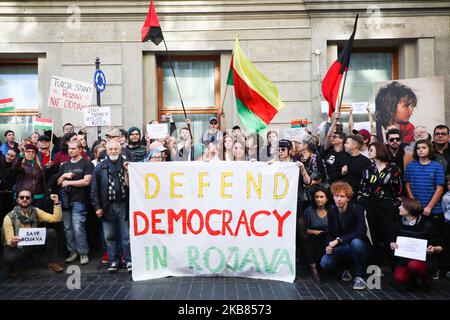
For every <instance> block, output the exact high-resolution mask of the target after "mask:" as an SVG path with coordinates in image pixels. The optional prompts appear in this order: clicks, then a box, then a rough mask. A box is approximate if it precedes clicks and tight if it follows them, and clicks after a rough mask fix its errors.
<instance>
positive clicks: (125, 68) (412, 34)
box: [0, 0, 450, 137]
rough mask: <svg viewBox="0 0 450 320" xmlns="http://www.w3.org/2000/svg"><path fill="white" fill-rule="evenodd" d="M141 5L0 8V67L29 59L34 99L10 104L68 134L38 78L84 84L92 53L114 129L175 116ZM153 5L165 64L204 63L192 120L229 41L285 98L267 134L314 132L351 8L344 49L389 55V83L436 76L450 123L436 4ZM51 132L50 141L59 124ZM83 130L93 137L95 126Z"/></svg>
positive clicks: (221, 82)
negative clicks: (306, 127)
mask: <svg viewBox="0 0 450 320" xmlns="http://www.w3.org/2000/svg"><path fill="white" fill-rule="evenodd" d="M148 5H149V1H147V0H146V1H120V0H109V1H103V0H100V1H8V2H3V1H1V2H0V66H1V65H2V64H3V65H5V64H6V65H11V64H13V65H20V64H22V63H31V64H33V65H34V66H35V68H36V79H37V96H36V98H35V103H34V105H32V106H29V105H26V106H17V107H21V108H22V109H23V110H28V111H30V110H31V111H33V110H34V111H38V112H40V113H41V115H42V117H52V118H54V119H55V122H56V123H58V124H62V123H65V122H71V123H74V124H75V125H76V126H77V127H80V126H81V125H82V124H83V117H82V113H79V112H76V111H62V110H58V109H50V108H48V107H47V98H48V92H49V85H50V76H51V75H58V76H61V77H67V78H72V79H77V80H81V81H86V82H91V81H92V78H93V74H94V71H95V70H94V69H95V66H94V61H95V58H96V57H99V58H100V59H101V68H102V70H103V71H104V72H105V74H106V77H107V83H108V84H107V89H106V90H105V91H104V93H102V95H101V99H102V106H109V107H111V110H112V124H113V125H114V126H117V127H124V128H128V127H131V126H134V125H137V126H138V127H143V126H144V124H145V123H148V122H149V121H150V120H152V119H158V118H159V117H160V116H161V114H163V113H164V112H166V111H167V110H169V111H170V110H171V111H172V112H174V113H177V112H178V113H180V112H181V109H180V108H179V106H172V107H171V108H166V107H167V106H165V104H164V99H163V96H162V95H163V94H164V93H163V89H164V88H165V87H164V84H163V82H164V64H163V61H164V56H165V48H164V45H163V43H161V44H160V45H159V46H155V45H154V44H153V43H151V42H147V43H141V41H140V30H141V26H142V24H143V22H144V20H145V17H146V14H147V11H148ZM155 6H156V11H157V13H158V17H159V20H160V23H161V27H162V30H163V33H164V36H165V39H166V42H167V47H168V50H169V52H170V53H171V56H172V58H173V59H174V60H177V57H180V56H181V57H183V59H185V60H187V61H191V60H192V61H197V60H196V58H198V57H200V58H199V59H200V60H202V59H203V60H205V59H206V60H208V59H209V60H211V61H215V65H214V66H215V69H214V72H215V73H214V84H215V89H214V90H215V96H214V98H213V100H214V101H213V103H211V105H210V106H205V105H203V106H200V107H198V106H190V105H188V109H189V110H190V111H189V112H191V111H192V112H194V113H196V114H199V115H200V116H199V118H198V119H207V117H208V116H209V115H211V114H214V113H215V114H217V112H218V110H219V109H220V108H221V106H222V103H223V100H224V96H225V91H226V79H227V74H228V69H229V64H230V59H231V53H232V50H233V47H234V40H235V37H236V35H237V34H239V37H240V41H241V47H242V49H243V51H244V52H245V53H246V54H247V55H248V57H249V58H250V59H251V60H252V61H253V62H254V63H255V65H256V66H257V67H258V68H259V70H260V71H261V72H262V73H264V74H265V75H266V76H267V77H268V78H269V79H270V80H272V81H273V82H274V83H275V84H276V85H277V86H278V88H279V91H280V96H281V97H282V99H283V101H284V103H285V106H286V107H285V109H284V110H283V111H282V112H280V113H279V114H278V115H277V116H276V117H275V119H274V121H273V124H272V127H274V128H278V129H280V128H285V127H289V122H290V120H291V119H293V118H298V117H306V118H308V119H310V120H312V121H313V124H312V127H315V126H317V125H318V124H319V123H320V122H321V121H322V120H323V119H324V118H323V115H321V113H320V111H319V110H320V104H321V101H322V100H323V97H322V96H321V90H320V87H321V86H320V85H321V79H323V77H324V75H325V73H326V71H327V70H328V67H329V66H330V65H331V63H332V62H333V61H334V60H335V59H336V57H337V55H338V50H339V47H342V46H343V44H345V40H347V39H348V37H349V36H350V34H351V31H352V28H353V22H354V17H355V15H356V13H359V14H360V19H359V24H358V30H357V33H356V41H355V48H359V49H360V50H361V52H373V51H376V50H377V49H376V48H380V51H382V52H386V50H387V51H388V52H392V54H393V55H395V57H394V58H393V60H392V61H393V62H392V63H393V65H392V68H395V71H394V72H393V74H392V76H394V75H395V77H397V78H399V79H403V78H417V77H428V76H443V77H444V82H445V120H446V121H445V122H446V123H450V121H449V120H450V81H449V74H450V4H449V2H448V1H434V0H423V1H395V0H393V1H389V2H387V1H365V0H350V1H342V2H341V1H325V0H208V1H199V0H183V1H181V0H165V1H163V0H161V1H160V0H156V1H155ZM381 49H382V50H381ZM203 60H202V61H203ZM180 78H181V79H180V81H181V82H183V79H182V78H183V75H181V76H180ZM181 89H182V90H183V87H182V88H181ZM164 90H168V89H167V88H166V89H164ZM191 90H192V89H191ZM190 94H191V95H192V92H190V93H188V94H187V95H190ZM0 98H2V97H0ZM223 104H224V116H223V117H222V119H221V125H222V128H231V127H232V126H233V125H234V124H237V123H239V122H238V116H237V111H236V107H235V102H234V95H233V92H232V90H231V89H229V90H228V92H227V96H226V98H225V101H224V103H223ZM19 111H20V110H19ZM28 111H27V112H28ZM19 113H20V112H19ZM27 114H31V113H27ZM201 115H203V116H204V117H203V118H201ZM0 118H1V117H0ZM22 120H23V119H22ZM443 121H444V119H443ZM19 122H20V121H19ZM0 123H2V124H3V125H5V123H7V121H3V122H1V119H0ZM10 123H12V122H11V121H10ZM105 129H106V128H103V130H105ZM0 130H2V129H1V128H0ZM55 131H56V133H57V134H60V133H61V131H62V128H60V127H56V128H55ZM89 132H90V133H91V136H93V137H95V136H96V128H89ZM103 132H104V131H103Z"/></svg>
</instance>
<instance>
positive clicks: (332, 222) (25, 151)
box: [0, 113, 450, 290]
mask: <svg viewBox="0 0 450 320" xmlns="http://www.w3.org/2000/svg"><path fill="white" fill-rule="evenodd" d="M165 119H166V121H167V122H168V123H169V124H170V125H168V126H169V128H170V129H169V132H170V134H168V136H167V138H165V139H151V138H150V137H149V136H148V135H147V134H143V132H142V131H141V129H140V128H138V127H131V128H129V129H128V130H124V129H116V128H110V129H109V130H108V131H107V132H106V135H105V140H97V141H95V142H94V144H93V145H92V147H91V148H89V146H88V145H87V141H88V139H87V130H85V128H83V129H82V130H80V131H79V132H78V133H75V131H74V126H73V125H72V124H70V123H67V124H65V125H64V126H63V135H62V136H61V137H56V136H55V135H54V134H53V133H52V132H44V133H43V134H39V133H37V132H34V133H33V134H32V135H31V136H30V138H29V139H23V141H22V142H21V143H17V142H15V135H14V132H13V131H12V130H7V131H6V132H4V136H5V138H6V142H4V143H3V144H2V146H1V148H0V151H1V153H2V155H1V156H0V184H1V185H0V197H1V200H2V201H0V212H1V221H2V223H3V226H2V242H3V246H4V247H3V257H4V258H3V262H4V264H6V265H7V267H8V273H9V275H10V276H16V275H17V268H16V266H17V262H18V261H19V260H20V259H21V258H23V257H26V256H28V255H30V254H34V253H35V251H36V250H35V248H33V247H28V248H27V249H26V250H22V249H21V248H19V247H18V246H17V243H18V241H19V240H20V238H19V237H18V229H19V228H21V227H35V226H38V225H40V226H42V225H44V226H45V227H46V228H47V230H48V231H47V238H46V244H47V246H46V248H47V251H48V258H49V261H48V262H49V264H48V267H49V269H51V270H53V271H55V272H61V271H62V270H63V268H62V267H61V266H60V265H58V264H57V263H56V250H57V249H56V248H57V246H58V245H59V246H61V245H62V246H64V249H65V250H66V260H65V261H66V263H73V262H75V261H77V259H79V261H80V264H82V265H84V264H87V263H89V254H90V251H91V250H97V249H99V250H102V252H103V258H102V262H104V263H105V264H108V270H109V271H110V272H117V271H118V270H119V269H120V268H125V269H126V270H128V271H131V270H132V261H131V252H130V235H129V229H130V228H129V221H128V199H129V188H128V167H127V165H128V163H129V162H163V161H265V162H268V163H269V164H272V163H274V162H277V161H281V162H295V163H296V164H297V166H298V168H299V173H300V174H299V188H298V200H297V222H298V223H297V257H299V258H300V259H299V260H300V261H305V262H306V263H307V265H308V268H309V271H310V274H311V277H312V278H313V280H314V281H317V282H320V281H321V278H322V277H323V274H324V273H330V272H331V273H336V274H338V275H339V276H340V278H341V279H342V280H343V281H351V280H353V288H354V289H356V290H360V289H365V288H366V282H365V276H366V269H367V266H368V265H377V266H379V267H380V270H382V271H383V272H386V271H388V270H391V271H392V272H393V274H394V280H395V281H396V282H397V283H399V284H409V285H412V284H419V285H424V286H427V285H428V284H430V282H431V279H439V278H440V277H441V278H445V277H447V278H449V277H450V272H449V271H450V254H449V252H448V251H449V249H450V191H448V190H449V186H450V178H449V177H450V176H449V175H448V173H449V171H450V148H449V138H450V137H449V128H448V127H447V126H446V125H438V126H436V127H435V128H434V130H433V131H432V132H431V135H430V136H429V135H428V130H427V128H424V127H422V126H418V127H416V128H415V131H414V140H413V141H412V142H411V143H406V142H404V141H402V140H401V137H402V132H401V127H400V126H395V125H394V126H391V127H389V128H388V129H387V131H385V132H383V133H384V134H385V136H384V137H382V139H374V137H373V136H372V135H371V133H370V132H368V130H365V129H363V130H360V131H355V130H352V131H351V133H350V134H346V133H345V132H343V128H342V124H341V123H340V121H339V120H340V114H339V113H336V114H335V120H334V122H333V123H328V124H327V125H325V126H324V127H323V128H322V129H323V131H324V132H321V135H320V136H317V135H314V134H312V133H311V132H310V131H309V130H306V131H305V132H306V133H305V134H303V135H302V136H301V137H300V138H298V139H295V140H294V141H290V140H287V139H281V137H280V134H279V132H278V131H276V130H268V131H267V134H266V135H265V137H261V136H259V135H257V134H254V133H250V134H246V133H245V132H244V131H243V130H242V129H241V128H240V127H239V126H234V127H233V128H232V129H231V130H226V131H221V130H219V122H218V119H217V118H216V117H215V116H212V117H211V118H210V119H209V128H208V129H206V130H205V132H204V133H203V134H202V135H201V137H200V139H198V141H195V140H194V139H193V138H192V136H191V129H190V127H189V126H190V124H191V123H190V120H189V119H187V120H186V126H185V127H182V128H176V125H175V123H174V121H173V118H172V116H171V115H170V114H169V115H167V117H165ZM155 122H156V121H152V123H155ZM319 133H320V132H319ZM376 140H378V141H386V143H382V142H377V141H376ZM51 142H53V145H52V143H51ZM446 177H447V178H446ZM52 203H53V205H52ZM398 236H407V237H412V238H418V239H424V240H427V241H428V244H427V258H426V261H418V260H412V259H406V258H399V257H397V256H395V255H394V250H395V249H397V248H398V244H397V243H396V239H397V237H398Z"/></svg>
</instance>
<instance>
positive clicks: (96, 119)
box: [83, 107, 111, 127]
mask: <svg viewBox="0 0 450 320" xmlns="http://www.w3.org/2000/svg"><path fill="white" fill-rule="evenodd" d="M83 111H84V125H85V126H87V127H97V126H103V127H107V126H109V125H111V108H110V107H100V108H99V107H91V108H86V109H84V110H83Z"/></svg>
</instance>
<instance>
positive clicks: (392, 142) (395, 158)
mask: <svg viewBox="0 0 450 320" xmlns="http://www.w3.org/2000/svg"><path fill="white" fill-rule="evenodd" d="M406 146H408V144H406V143H404V142H402V138H401V133H400V130H399V129H389V130H388V131H387V132H386V147H387V150H388V152H389V162H393V163H395V164H396V165H397V167H398V168H399V169H400V170H401V172H402V177H403V172H405V160H406V159H405V147H406Z"/></svg>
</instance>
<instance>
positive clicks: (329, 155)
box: [320, 131, 348, 185]
mask: <svg viewBox="0 0 450 320" xmlns="http://www.w3.org/2000/svg"><path fill="white" fill-rule="evenodd" d="M345 139H347V135H346V134H345V133H344V132H337V131H335V132H334V133H333V134H332V135H331V136H330V139H329V141H330V147H329V148H328V149H326V150H325V149H324V147H323V146H322V147H321V148H320V153H321V155H322V158H323V160H324V164H325V169H326V172H327V183H328V184H330V185H331V184H332V183H333V182H335V181H339V180H342V179H344V176H343V174H342V167H344V166H345V165H346V164H347V160H348V153H347V152H345V150H344V142H345Z"/></svg>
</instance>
